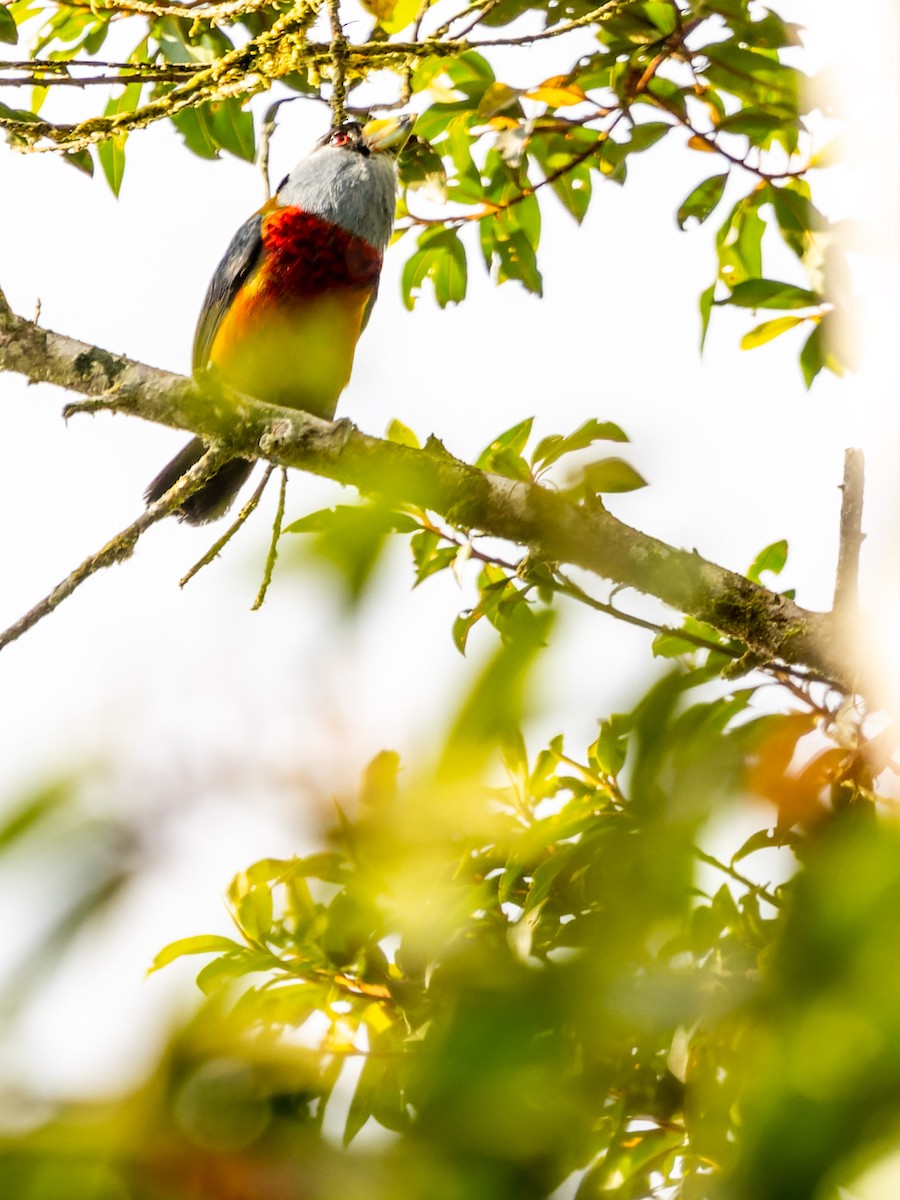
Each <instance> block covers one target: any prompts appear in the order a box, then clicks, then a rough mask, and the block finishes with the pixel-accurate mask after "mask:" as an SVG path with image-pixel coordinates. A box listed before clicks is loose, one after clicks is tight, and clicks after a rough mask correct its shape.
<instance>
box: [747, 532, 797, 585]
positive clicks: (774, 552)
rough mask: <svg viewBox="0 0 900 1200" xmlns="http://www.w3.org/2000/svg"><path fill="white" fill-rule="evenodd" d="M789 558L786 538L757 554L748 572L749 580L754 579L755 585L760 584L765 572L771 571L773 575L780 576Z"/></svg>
mask: <svg viewBox="0 0 900 1200" xmlns="http://www.w3.org/2000/svg"><path fill="white" fill-rule="evenodd" d="M787 556H788V544H787V541H786V540H785V539H784V538H782V539H781V540H780V541H778V542H772V544H771V545H770V546H766V548H765V550H760V552H759V554H757V556H756V558H755V559H754V560H753V562H752V563H751V565H750V568H749V570H748V571H747V578H748V579H752V580H753V582H754V583H759V581H760V575H762V573H763V571H771V572H772V574H773V575H780V574H781V572H782V571H783V570H784V564H785V563H786V562H787Z"/></svg>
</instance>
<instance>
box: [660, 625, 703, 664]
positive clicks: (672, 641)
mask: <svg viewBox="0 0 900 1200" xmlns="http://www.w3.org/2000/svg"><path fill="white" fill-rule="evenodd" d="M699 649H700V647H699V646H698V645H697V643H696V642H692V641H690V639H688V638H686V637H682V636H681V635H680V634H679V633H678V631H677V630H671V631H670V630H664V631H663V632H662V633H658V634H657V635H656V637H655V638H654V639H653V643H652V650H653V657H654V658H682V657H683V656H684V655H685V654H696V653H697V651H698V650H699Z"/></svg>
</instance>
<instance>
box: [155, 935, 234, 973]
mask: <svg viewBox="0 0 900 1200" xmlns="http://www.w3.org/2000/svg"><path fill="white" fill-rule="evenodd" d="M219 950H222V951H227V952H232V951H240V952H243V950H244V947H243V946H242V945H241V944H240V943H239V942H236V941H234V939H233V938H228V937H220V936H219V935H218V934H214V933H207V934H199V935H198V936H197V937H187V938H179V939H178V941H175V942H170V943H169V944H168V946H165V947H163V949H162V950H160V952H159V954H157V955H156V957H155V958H154V960H153V962H152V963H151V964H150V966H149V968H148V971H147V974H148V975H149V974H150V973H151V972H152V971H158V970H159V969H160V968H161V967H166V966H168V965H169V963H171V962H174V961H175V960H176V959H177V958H184V957H185V956H186V955H188V954H215V953H216V952H217V951H219Z"/></svg>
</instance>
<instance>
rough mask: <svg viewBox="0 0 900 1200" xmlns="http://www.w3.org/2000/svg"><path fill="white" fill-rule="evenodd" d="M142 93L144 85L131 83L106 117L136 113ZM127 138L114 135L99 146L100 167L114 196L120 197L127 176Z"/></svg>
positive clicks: (112, 104)
mask: <svg viewBox="0 0 900 1200" xmlns="http://www.w3.org/2000/svg"><path fill="white" fill-rule="evenodd" d="M142 91H143V84H140V83H129V84H128V85H127V86H126V87H125V88H124V89H123V90H122V93H121V95H119V96H114V97H113V98H112V99H111V100H110V101H109V103H108V104H107V106H106V108H105V110H104V115H105V116H108V117H115V116H118V115H119V114H120V113H130V112H134V110H135V109H136V108H137V107H138V105H139V104H140V102H141V92H142ZM127 137H128V134H127V133H120V134H114V135H113V136H112V137H109V138H107V139H106V140H105V141H102V142H100V143H99V144H98V146H97V157H98V159H99V160H100V166H101V167H102V168H103V174H104V175H105V176H106V181H107V183H108V184H109V186H110V188H111V189H112V193H113V195H114V196H118V194H119V191H120V189H121V187H122V177H123V176H124V174H125V141H126V139H127Z"/></svg>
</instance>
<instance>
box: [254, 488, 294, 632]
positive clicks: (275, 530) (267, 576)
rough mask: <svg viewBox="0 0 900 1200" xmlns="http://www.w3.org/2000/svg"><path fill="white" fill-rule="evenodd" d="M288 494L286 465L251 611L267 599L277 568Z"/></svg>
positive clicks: (260, 606)
mask: <svg viewBox="0 0 900 1200" xmlns="http://www.w3.org/2000/svg"><path fill="white" fill-rule="evenodd" d="M286 496H287V471H286V470H285V469H284V467H282V468H281V490H280V491H279V493H278V508H277V510H276V512H275V520H274V521H273V522H272V541H271V542H270V544H269V553H268V555H267V556H266V566H265V570H264V571H263V577H262V583H261V584H260V585H259V591H258V592H257V593H256V599H255V600H254V601H253V603H252V604H251V605H250V610H251V612H256V611H257V610H258V609H260V608H262V606H263V604H264V603H265V599H266V592H268V590H269V584H270V583H271V582H272V572H273V571H274V570H275V560H276V559H277V558H278V540H279V538H280V537H281V527H282V525H283V524H284V502H285V498H286Z"/></svg>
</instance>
